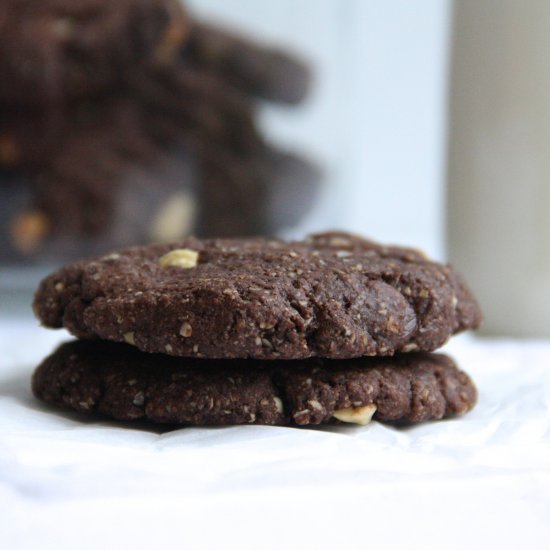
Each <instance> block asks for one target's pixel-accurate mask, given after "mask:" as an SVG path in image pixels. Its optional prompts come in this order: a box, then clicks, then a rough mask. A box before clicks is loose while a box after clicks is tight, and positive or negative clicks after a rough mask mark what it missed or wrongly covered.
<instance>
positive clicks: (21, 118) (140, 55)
mask: <svg viewBox="0 0 550 550" xmlns="http://www.w3.org/2000/svg"><path fill="white" fill-rule="evenodd" d="M308 84H309V70H308V68H307V66H306V65H305V64H304V63H302V62H300V61H299V60H296V59H294V58H293V57H292V56H289V55H286V54H285V53H284V52H280V51H279V50H277V49H273V48H269V47H266V46H264V45H262V44H258V43H256V42H254V41H250V40H244V39H242V38H241V37H239V36H235V35H233V34H231V33H228V32H226V31H224V30H222V29H219V28H217V27H215V26H212V25H208V24H205V23H202V22H198V21H196V20H195V19H194V18H192V17H191V16H190V15H189V14H188V13H187V12H186V11H185V10H184V8H183V5H182V3H181V2H180V1H178V0H118V1H116V2H113V1H112V0H79V1H78V2H75V1H73V0H25V2H22V1H21V0H3V1H2V2H0V260H4V259H7V260H11V259H16V260H19V261H21V260H29V259H30V260H32V259H33V258H39V259H42V260H49V261H54V262H57V261H59V259H65V258H72V257H76V258H78V257H82V256H86V255H92V254H101V253H104V252H106V251H108V250H111V249H112V248H116V247H123V246H128V245H130V244H134V243H146V242H158V241H163V242H170V241H172V240H176V239H181V238H183V237H185V236H187V235H188V234H190V233H193V234H199V235H202V236H208V235H216V236H218V235H225V236H232V235H250V234H258V233H261V234H266V233H270V232H273V231H274V230H277V229H280V224H281V221H280V220H281V218H280V217H278V216H275V215H271V211H270V207H269V205H270V204H272V203H273V201H272V200H271V199H272V197H273V195H275V196H276V197H277V198H278V199H279V200H280V198H281V197H283V198H284V202H285V206H287V208H286V209H285V210H286V211H287V212H296V214H295V215H293V216H292V217H291V219H287V220H284V222H286V223H287V224H288V225H291V224H293V223H296V222H297V221H298V219H299V218H300V216H301V214H302V213H303V212H305V211H306V210H307V208H308V207H309V204H310V202H311V201H310V200H309V198H310V195H311V193H312V192H313V190H314V189H315V188H316V186H317V179H318V173H317V170H316V168H315V167H313V166H312V165H311V164H310V163H309V162H307V161H306V160H303V159H301V158H298V157H296V156H295V155H293V154H290V153H285V152H282V151H279V150H278V149H275V148H273V147H271V146H270V145H269V144H268V143H267V142H266V140H265V139H264V137H263V135H262V133H261V131H260V129H259V128H258V125H257V123H256V109H257V106H258V104H259V100H260V99H262V100H263V99H267V100H269V101H275V102H283V103H287V104H293V103H296V102H298V101H300V100H302V99H303V98H304V97H305V95H306V93H307V90H308ZM289 182H291V184H290V183H289ZM300 197H302V198H300ZM298 205H299V206H298ZM135 220H139V222H140V223H135ZM2 256H5V258H4V257H2Z"/></svg>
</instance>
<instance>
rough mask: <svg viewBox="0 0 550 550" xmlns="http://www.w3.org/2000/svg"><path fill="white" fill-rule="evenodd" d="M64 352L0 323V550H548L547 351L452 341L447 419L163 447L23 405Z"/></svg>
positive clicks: (122, 429) (542, 345)
mask: <svg viewBox="0 0 550 550" xmlns="http://www.w3.org/2000/svg"><path fill="white" fill-rule="evenodd" d="M67 339H68V336H67V334H65V333H63V332H52V331H47V330H44V329H41V328H39V327H37V326H36V323H34V322H32V321H28V322H27V321H18V322H15V321H12V320H8V319H1V318H0V544H1V547H2V548H6V549H12V548H41V549H46V548H55V549H58V550H59V549H64V548H67V549H68V548H71V549H73V548H78V549H79V550H81V549H87V548H132V549H135V548H148V549H150V548H168V547H178V548H179V547H181V548H186V549H188V548H201V549H209V548H216V549H226V548H262V549H265V548H274V549H278V550H282V549H286V548H311V549H319V548H335V549H340V548H341V549H344V548H346V549H347V548H361V549H363V548H365V549H367V548H370V547H371V546H376V547H378V548H392V547H399V548H407V550H409V549H411V548H436V547H437V548H445V549H446V548H460V549H461V550H463V549H464V548H466V547H468V548H514V549H517V548H530V549H532V548H541V549H543V548H544V549H547V548H550V342H522V343H520V342H513V341H481V340H475V339H472V338H468V337H459V338H456V339H454V340H453V341H452V342H451V344H449V345H448V346H447V348H446V349H445V351H446V352H447V353H450V354H451V355H453V357H454V358H455V359H456V360H457V361H458V363H459V364H460V366H461V367H462V368H463V369H464V370H466V371H467V372H468V373H469V374H470V375H471V376H472V377H473V378H474V380H475V382H476V384H477V386H478V388H479V392H480V396H479V404H478V406H477V407H476V409H474V411H473V412H471V413H469V414H468V415H466V416H465V417H463V418H461V419H458V420H450V421H444V422H433V423H428V424H424V425H419V426H417V427H413V428H407V429H396V428H392V427H387V426H384V425H381V424H378V423H376V422H373V423H371V424H370V425H369V426H367V427H364V428H355V427H349V428H348V427H345V428H340V427H338V428H334V427H333V428H325V429H310V430H306V429H289V428H274V427H259V426H242V427H234V428H211V429H194V428H186V429H180V430H176V431H169V432H165V431H162V430H156V429H151V428H148V429H147V428H144V427H143V426H140V427H136V428H133V427H130V426H128V425H117V424H116V423H114V422H97V421H90V420H87V419H84V420H83V419H82V417H80V416H78V415H75V414H66V413H62V412H59V411H58V410H55V409H52V408H49V407H47V406H44V405H42V404H40V403H39V402H37V401H36V400H35V399H34V398H33V397H32V395H31V393H30V385H29V380H30V376H31V373H32V370H33V369H34V367H35V366H36V365H37V364H38V363H39V362H40V361H41V359H42V358H43V357H45V356H46V355H47V354H48V353H50V352H51V351H52V350H53V349H54V347H55V346H56V345H57V344H58V343H59V342H61V341H64V340H67Z"/></svg>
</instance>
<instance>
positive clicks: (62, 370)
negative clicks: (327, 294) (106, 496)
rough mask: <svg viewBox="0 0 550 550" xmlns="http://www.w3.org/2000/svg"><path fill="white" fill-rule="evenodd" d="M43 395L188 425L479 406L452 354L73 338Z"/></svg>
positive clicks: (363, 417) (399, 418)
mask: <svg viewBox="0 0 550 550" xmlns="http://www.w3.org/2000/svg"><path fill="white" fill-rule="evenodd" d="M33 391H34V393H35V395H36V397H38V398H39V399H41V400H43V401H46V402H48V403H52V404H55V405H59V406H62V407H64V408H67V409H74V410H77V411H80V412H85V413H93V412H97V413H100V414H101V415H104V416H108V417H112V418H116V419H118V420H137V419H144V420H147V421H150V422H158V423H170V424H183V425H216V424H217V425H230V424H270V425H302V426H303V425H314V424H326V423H334V422H338V421H340V422H349V423H355V424H366V423H367V422H369V421H370V419H371V418H372V417H373V416H374V419H375V420H381V421H387V422H419V421H423V420H432V419H440V418H443V417H447V416H453V415H460V414H464V413H465V412H467V411H468V410H470V409H471V408H472V407H473V405H474V404H475V402H476V389H475V387H474V385H473V383H472V382H471V380H470V379H469V378H468V376H467V375H466V374H464V373H463V372H461V371H460V370H458V369H457V368H456V366H455V365H454V363H453V362H452V361H451V359H449V358H448V357H446V356H444V355H436V354H408V355H400V356H397V357H394V358H385V359H384V358H361V359H352V360H345V361H344V360H321V359H310V360H307V361H291V362H288V361H263V362H262V361H254V360H246V361H245V360H234V361H223V360H221V361H220V360H199V359H192V358H191V359H189V358H186V359H182V358H174V357H167V356H165V355H151V354H146V353H142V352H140V351H137V350H136V349H135V348H132V347H130V346H128V345H125V344H114V343H111V342H91V341H74V342H70V343H68V344H64V345H62V346H61V347H60V348H59V349H58V350H57V351H56V352H55V353H54V354H53V355H51V356H50V357H49V358H47V359H46V360H45V361H44V362H43V363H42V365H41V366H40V367H39V368H38V369H37V370H36V372H35V374H34V377H33Z"/></svg>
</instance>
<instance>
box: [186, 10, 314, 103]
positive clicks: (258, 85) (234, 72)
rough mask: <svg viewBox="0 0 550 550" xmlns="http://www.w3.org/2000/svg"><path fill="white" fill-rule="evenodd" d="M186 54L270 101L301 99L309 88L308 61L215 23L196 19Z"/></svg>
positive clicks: (228, 80) (289, 101)
mask: <svg viewBox="0 0 550 550" xmlns="http://www.w3.org/2000/svg"><path fill="white" fill-rule="evenodd" d="M182 57H183V59H184V60H185V61H186V62H188V63H189V64H191V65H194V66H197V67H202V68H205V69H208V70H209V71H211V72H212V73H214V74H216V75H217V76H218V77H219V78H220V79H221V80H222V81H224V82H227V83H229V84H231V85H232V86H233V87H234V88H236V89H238V90H241V91H243V92H245V93H247V94H249V95H252V96H257V97H262V98H265V99H267V100H269V101H279V102H285V103H297V102H299V101H301V100H302V99H304V97H305V96H306V95H307V93H308V90H309V85H310V81H311V73H310V70H309V68H308V66H307V65H306V64H305V63H303V62H301V61H300V60H298V59H296V58H295V57H293V56H291V55H289V54H288V53H287V52H285V51H281V50H278V49H276V48H271V47H268V46H265V45H262V44H258V43H256V42H254V41H252V40H247V39H246V38H243V37H241V36H238V35H236V34H234V33H231V32H228V31H226V30H225V29H222V28H219V27H216V26H213V25H209V24H205V23H201V22H197V21H193V22H192V24H191V32H190V35H189V40H188V41H187V42H186V44H185V48H184V50H183V56H182Z"/></svg>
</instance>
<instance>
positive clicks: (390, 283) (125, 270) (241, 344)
mask: <svg viewBox="0 0 550 550" xmlns="http://www.w3.org/2000/svg"><path fill="white" fill-rule="evenodd" d="M34 310H35V313H36V314H37V316H38V317H39V319H40V320H41V321H42V323H43V324H44V325H45V326H48V327H53V328H56V327H65V328H67V329H68V330H69V331H70V332H72V333H73V334H75V335H76V336H78V337H80V338H101V339H105V340H114V341H119V342H124V341H126V342H128V343H131V344H133V345H135V346H137V347H138V348H139V349H141V350H143V351H147V352H156V353H167V354H169V355H176V356H194V357H201V358H202V357H206V358H220V359H227V358H247V357H253V358H257V359H303V358H307V357H315V356H317V357H329V358H352V357H360V356H364V355H370V356H373V355H378V356H381V355H393V354H394V353H395V352H408V351H418V350H422V351H432V350H434V349H437V348H438V347H439V346H441V345H442V344H443V343H444V342H445V341H446V340H447V339H448V338H449V337H450V336H451V335H452V334H453V333H456V332H459V331H462V330H465V329H469V328H475V327H477V326H478V325H479V323H480V318H481V314H480V310H479V307H478V305H477V303H476V301H475V299H474V298H473V296H472V295H471V293H470V291H469V290H468V289H467V288H466V286H465V284H464V283H463V281H462V279H461V278H460V277H459V275H457V274H456V273H455V272H454V271H453V270H452V268H451V267H449V266H445V265H441V264H437V263H434V262H431V261H429V260H428V259H426V258H425V256H424V255H422V254H421V253H419V252H417V251H415V250H412V249H407V248H397V247H386V246H381V245H378V244H375V243H372V242H370V241H367V240H364V239H362V238H360V237H356V236H352V235H349V234H346V233H328V234H322V235H315V236H313V237H311V238H309V239H308V240H306V241H303V242H283V241H266V240H263V239H240V240H239V239H225V240H222V239H220V240H199V239H194V238H190V239H187V240H184V241H182V242H179V243H176V244H172V245H150V246H146V247H136V248H131V249H128V250H125V251H122V252H119V253H115V254H110V255H108V256H105V257H102V258H99V259H96V260H90V261H82V262H78V263H75V264H73V265H69V266H68V267H65V268H63V269H61V270H60V271H58V272H56V273H54V274H53V275H50V276H49V277H47V278H46V279H45V280H44V281H42V283H41V284H40V287H39V289H38V291H37V293H36V296H35V302H34Z"/></svg>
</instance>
